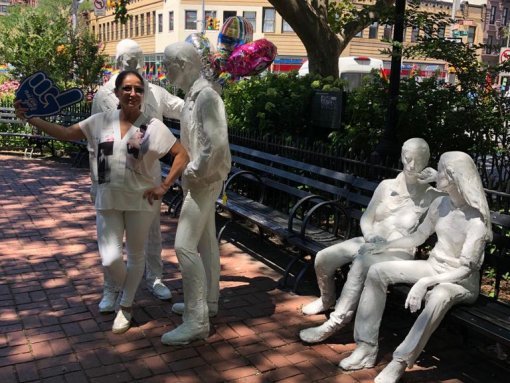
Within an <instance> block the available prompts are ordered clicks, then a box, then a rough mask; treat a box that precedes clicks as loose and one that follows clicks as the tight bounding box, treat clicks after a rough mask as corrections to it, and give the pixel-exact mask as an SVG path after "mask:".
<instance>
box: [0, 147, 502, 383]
mask: <svg viewBox="0 0 510 383" xmlns="http://www.w3.org/2000/svg"><path fill="white" fill-rule="evenodd" d="M0 164H1V166H0V193H1V196H2V198H1V199H0V225H1V231H0V382H1V383H8V382H72V383H78V382H107V383H113V382H172V383H174V382H208V383H211V382H231V381H235V382H275V381H278V382H293V383H294V382H319V381H320V382H345V383H348V382H371V381H372V380H373V378H374V377H375V376H376V374H377V372H378V371H380V370H381V368H382V367H384V365H385V364H387V363H388V360H389V358H390V357H391V351H392V350H393V349H394V347H395V346H396V344H398V342H399V341H400V340H401V339H402V337H403V335H404V334H405V333H406V329H407V328H408V326H409V323H410V322H409V317H408V316H407V314H403V313H402V312H399V313H397V314H395V312H392V313H390V314H388V315H387V316H386V317H385V318H384V326H383V329H382V331H381V336H382V341H381V344H382V345H383V348H382V349H381V350H380V353H379V359H378V365H377V366H376V367H375V368H373V369H368V370H361V371H356V372H352V373H348V374H346V373H343V372H342V371H341V370H340V369H339V368H337V365H338V362H339V361H340V360H341V359H343V358H345V357H346V356H348V355H349V353H350V351H352V349H353V348H354V343H353V340H352V327H351V326H348V327H347V328H345V329H344V330H343V331H342V332H340V333H339V334H337V335H335V336H334V337H332V338H331V339H329V340H328V341H327V343H322V344H318V345H313V346H312V345H307V344H303V343H302V342H301V341H300V340H299V339H298V337H297V333H298V331H299V329H301V328H303V327H307V326H310V325H312V324H316V323H320V322H321V321H323V320H324V316H322V315H317V316H313V317H308V318H307V317H304V316H303V315H302V314H301V313H300V306H301V305H302V304H303V303H306V302H309V301H310V300H311V299H312V298H313V297H312V296H311V295H308V296H298V295H294V294H291V293H289V292H286V291H282V290H280V289H278V288H277V282H278V280H279V279H280V277H281V274H280V273H278V272H276V271H274V270H273V269H271V268H269V267H268V266H266V265H265V264H264V263H262V262H260V261H258V260H257V259H256V258H254V257H252V256H251V255H249V254H247V253H246V252H245V251H243V250H241V248H239V247H236V246H234V245H232V244H230V243H223V244H222V246H221V257H222V258H221V264H222V276H221V302H220V313H219V315H218V316H217V317H216V318H214V319H213V320H212V326H211V327H212V331H211V336H210V337H209V338H208V339H207V340H206V341H197V342H194V343H192V344H190V345H188V346H184V347H168V346H164V345H162V344H161V342H160V337H161V335H162V334H163V333H164V332H166V331H169V330H171V329H172V328H174V327H175V326H176V325H178V324H179V323H180V318H179V317H178V316H176V315H174V314H172V313H171V311H170V307H171V304H170V303H169V302H161V301H159V300H157V299H156V298H154V297H152V295H150V293H149V292H148V291H147V289H146V288H145V286H144V285H142V286H141V288H140V289H139V291H138V294H137V296H136V301H135V309H134V325H133V327H132V328H131V329H130V330H129V331H128V332H127V333H125V334H122V335H115V334H112V332H111V331H110V329H111V325H112V321H113V314H110V315H102V314H99V313H98V309H97V304H98V301H99V299H100V296H101V294H100V293H101V288H100V287H101V285H102V273H101V267H100V262H99V257H98V255H97V247H96V243H95V226H94V225H95V224H94V222H95V221H94V219H95V214H94V210H93V208H92V206H91V204H90V202H89V198H88V184H89V183H88V172H87V170H85V169H76V168H72V167H70V165H68V164H63V163H58V162H54V161H52V160H46V159H23V158H21V157H17V156H11V155H0ZM175 227H176V220H175V219H173V218H170V217H169V216H167V215H163V217H162V230H163V235H164V238H165V244H164V253H163V258H164V264H165V274H164V280H165V282H166V283H167V284H168V285H169V286H170V287H171V288H172V291H173V293H174V297H173V300H174V301H182V286H181V279H180V274H179V271H178V268H177V260H176V257H175V253H174V251H173V250H172V243H173V235H174V233H175ZM258 246H259V251H260V248H261V249H262V250H261V251H262V252H265V253H266V255H267V254H270V253H272V252H274V251H275V249H274V247H272V246H265V247H264V245H263V244H260V243H259V244H258ZM261 246H262V247H261ZM452 334H454V333H452V332H451V331H447V330H446V329H443V328H440V329H439V330H438V332H437V334H435V336H434V337H433V339H432V340H431V342H430V344H429V347H427V350H426V352H424V353H423V354H422V357H421V358H420V359H419V361H418V363H417V365H416V366H415V367H414V368H413V369H412V370H410V371H408V372H406V374H405V376H404V379H403V381H405V382H484V383H488V382H503V381H508V380H506V379H505V378H507V377H508V371H503V370H500V369H499V368H496V367H495V366H494V365H492V364H491V363H488V362H487V361H486V360H485V359H483V358H482V357H481V354H479V353H477V352H476V350H474V349H466V347H465V346H464V345H463V343H462V341H461V339H460V337H458V336H455V335H452Z"/></svg>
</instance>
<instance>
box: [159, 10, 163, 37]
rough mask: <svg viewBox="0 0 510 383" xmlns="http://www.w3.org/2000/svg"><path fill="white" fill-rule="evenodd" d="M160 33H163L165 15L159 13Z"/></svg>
mask: <svg viewBox="0 0 510 383" xmlns="http://www.w3.org/2000/svg"><path fill="white" fill-rule="evenodd" d="M158 33H163V14H162V13H158Z"/></svg>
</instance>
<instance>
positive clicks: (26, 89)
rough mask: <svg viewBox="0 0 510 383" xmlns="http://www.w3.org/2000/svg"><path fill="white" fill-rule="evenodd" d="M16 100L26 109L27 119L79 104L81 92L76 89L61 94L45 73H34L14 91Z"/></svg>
mask: <svg viewBox="0 0 510 383" xmlns="http://www.w3.org/2000/svg"><path fill="white" fill-rule="evenodd" d="M16 98H17V99H18V100H21V103H22V104H23V106H24V107H26V108H27V109H28V110H27V112H26V113H25V115H26V117H27V118H31V117H45V116H52V115H55V114H57V113H58V112H60V110H62V109H63V108H65V107H67V106H69V105H72V104H75V103H77V102H80V101H81V100H83V92H82V91H81V90H80V89H78V88H71V89H68V90H66V91H64V92H61V91H60V89H58V87H57V86H56V85H55V84H54V83H53V80H52V79H50V78H49V77H48V76H47V75H46V73H44V72H35V73H33V74H31V75H30V76H28V77H27V78H26V79H25V80H23V82H22V83H21V85H20V86H19V88H18V90H17V91H16Z"/></svg>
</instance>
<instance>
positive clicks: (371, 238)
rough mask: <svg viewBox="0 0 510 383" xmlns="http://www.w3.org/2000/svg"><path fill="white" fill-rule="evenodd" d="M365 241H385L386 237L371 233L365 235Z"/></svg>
mask: <svg viewBox="0 0 510 383" xmlns="http://www.w3.org/2000/svg"><path fill="white" fill-rule="evenodd" d="M366 241H367V242H369V243H385V242H386V239H385V238H383V237H381V236H380V235H377V234H371V235H368V236H367V239H366Z"/></svg>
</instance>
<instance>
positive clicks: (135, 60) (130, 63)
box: [115, 39, 144, 74]
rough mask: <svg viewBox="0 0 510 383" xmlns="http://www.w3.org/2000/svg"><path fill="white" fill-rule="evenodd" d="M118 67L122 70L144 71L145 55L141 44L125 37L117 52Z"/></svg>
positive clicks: (120, 42)
mask: <svg viewBox="0 0 510 383" xmlns="http://www.w3.org/2000/svg"><path fill="white" fill-rule="evenodd" d="M115 59H116V60H117V67H118V68H119V69H120V70H121V71H124V70H135V71H137V72H138V73H140V74H141V73H142V71H143V64H144V57H143V51H142V48H141V47H140V45H139V44H138V43H137V42H136V41H134V40H131V39H124V40H121V41H119V43H118V44H117V50H116V54H115Z"/></svg>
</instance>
